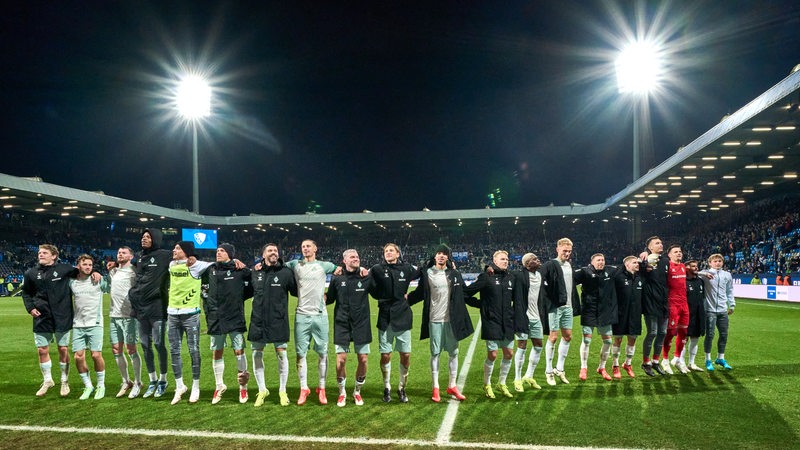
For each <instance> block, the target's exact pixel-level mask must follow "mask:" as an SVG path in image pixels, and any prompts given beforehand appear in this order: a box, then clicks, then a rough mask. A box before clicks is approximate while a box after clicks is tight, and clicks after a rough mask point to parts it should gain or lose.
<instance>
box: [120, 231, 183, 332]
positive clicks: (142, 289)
mask: <svg viewBox="0 0 800 450" xmlns="http://www.w3.org/2000/svg"><path fill="white" fill-rule="evenodd" d="M144 233H150V237H151V238H152V241H153V244H152V245H151V246H150V248H149V249H146V250H142V254H141V256H139V260H138V261H137V262H136V279H135V280H134V284H133V287H131V290H130V292H129V293H128V298H129V299H130V301H131V307H132V308H133V315H134V317H136V318H138V319H140V320H141V319H149V320H164V319H166V318H167V302H168V299H169V297H168V295H169V294H168V288H167V282H168V280H169V277H168V274H169V262H170V261H172V251H170V250H166V249H162V248H161V245H162V240H163V235H162V234H161V230H158V229H155V228H147V229H145V230H144V232H142V236H144Z"/></svg>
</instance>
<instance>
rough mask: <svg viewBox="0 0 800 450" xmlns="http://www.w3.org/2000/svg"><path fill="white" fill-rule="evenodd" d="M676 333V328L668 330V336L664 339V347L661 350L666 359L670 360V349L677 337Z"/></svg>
mask: <svg viewBox="0 0 800 450" xmlns="http://www.w3.org/2000/svg"><path fill="white" fill-rule="evenodd" d="M676 331H677V330H676V329H675V328H667V335H666V336H665V337H664V347H663V349H662V350H661V354H662V355H663V356H664V359H669V349H670V347H672V338H673V337H675V332H676Z"/></svg>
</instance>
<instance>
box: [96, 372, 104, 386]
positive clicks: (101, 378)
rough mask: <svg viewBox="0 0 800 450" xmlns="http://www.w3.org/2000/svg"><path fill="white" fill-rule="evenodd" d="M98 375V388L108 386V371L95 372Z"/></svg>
mask: <svg viewBox="0 0 800 450" xmlns="http://www.w3.org/2000/svg"><path fill="white" fill-rule="evenodd" d="M95 374H96V375H97V387H105V386H106V371H105V370H100V371H98V372H95Z"/></svg>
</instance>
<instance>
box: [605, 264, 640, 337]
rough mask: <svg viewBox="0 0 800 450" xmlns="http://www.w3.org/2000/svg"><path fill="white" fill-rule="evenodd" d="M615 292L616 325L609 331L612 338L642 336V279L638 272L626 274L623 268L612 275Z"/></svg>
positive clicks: (618, 268) (620, 267)
mask: <svg viewBox="0 0 800 450" xmlns="http://www.w3.org/2000/svg"><path fill="white" fill-rule="evenodd" d="M614 287H615V289H616V291H617V323H615V324H614V325H613V326H612V327H611V329H612V331H613V332H614V336H639V335H640V334H642V289H643V283H642V279H641V278H640V277H639V273H638V272H634V273H631V272H628V271H627V270H626V269H625V266H624V265H622V266H619V267H617V270H616V272H615V273H614Z"/></svg>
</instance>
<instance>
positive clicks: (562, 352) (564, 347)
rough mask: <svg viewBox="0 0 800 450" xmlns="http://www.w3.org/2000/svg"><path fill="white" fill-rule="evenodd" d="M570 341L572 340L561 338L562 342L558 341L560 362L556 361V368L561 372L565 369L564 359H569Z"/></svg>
mask: <svg viewBox="0 0 800 450" xmlns="http://www.w3.org/2000/svg"><path fill="white" fill-rule="evenodd" d="M569 343H570V341H565V340H564V339H561V342H559V343H558V362H557V363H556V369H558V370H559V371H560V372H563V371H564V361H566V360H567V354H568V353H569Z"/></svg>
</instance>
